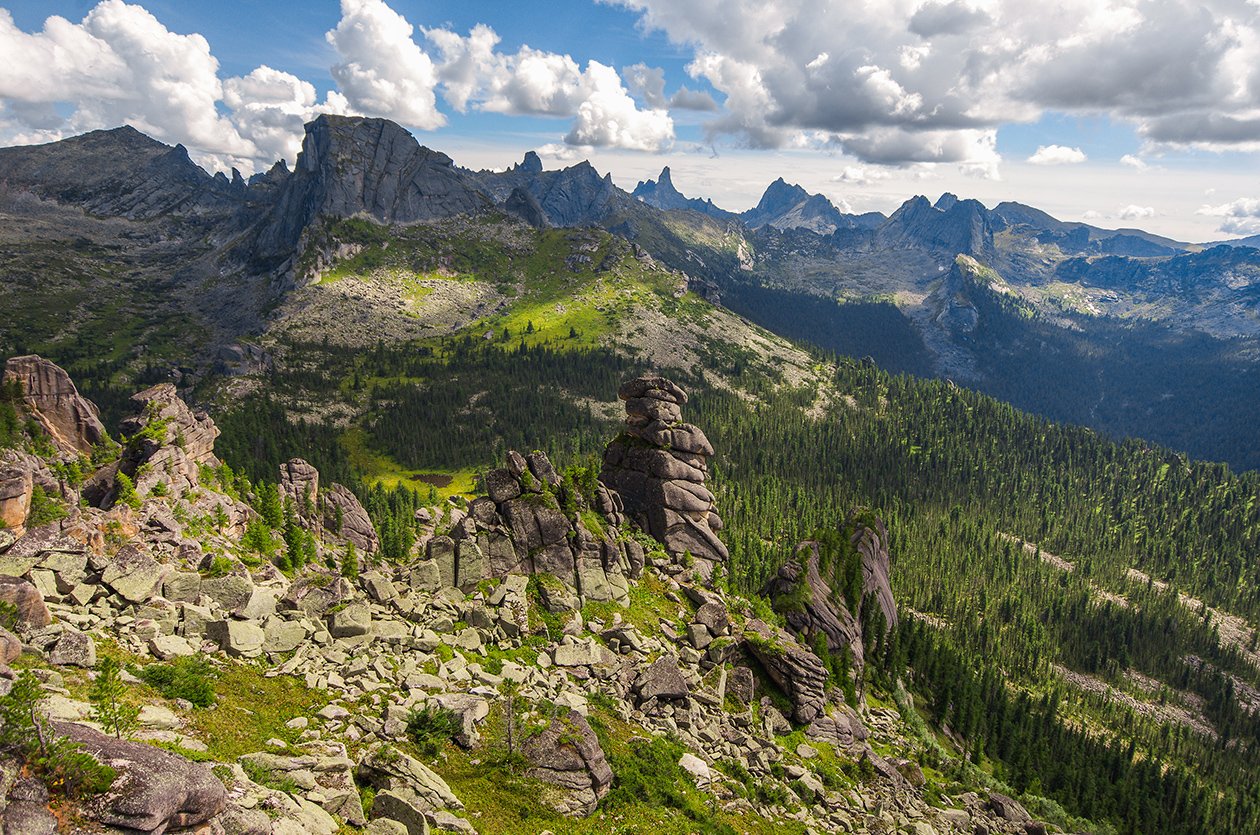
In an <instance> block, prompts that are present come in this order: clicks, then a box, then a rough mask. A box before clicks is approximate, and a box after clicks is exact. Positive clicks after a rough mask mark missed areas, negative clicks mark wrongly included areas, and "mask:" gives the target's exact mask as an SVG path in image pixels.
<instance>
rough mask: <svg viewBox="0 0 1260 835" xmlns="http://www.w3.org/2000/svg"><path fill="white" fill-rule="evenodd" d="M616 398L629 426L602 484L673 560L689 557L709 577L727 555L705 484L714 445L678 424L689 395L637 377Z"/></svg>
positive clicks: (607, 460)
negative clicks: (623, 407) (714, 523)
mask: <svg viewBox="0 0 1260 835" xmlns="http://www.w3.org/2000/svg"><path fill="white" fill-rule="evenodd" d="M618 396H619V397H620V398H621V399H622V400H624V401H625V402H626V427H625V430H624V432H623V434H622V435H621V436H620V437H618V438H617V439H615V440H614V441H613V442H612V443H610V444H609V445H608V447H607V448H606V449H605V450H604V466H603V469H602V470H601V472H600V475H599V480H600V483H601V484H603V485H604V487H605V489H606V490H607V491H608V492H609V493H610V494H614V495H615V496H616V498H615V499H613V500H612V503H613V504H614V505H616V504H617V503H618V502H620V505H621V507H622V508H623V509H624V513H625V515H626V516H628V517H629V518H631V519H633V520H635V521H636V522H638V524H639V526H640V527H642V528H643V529H644V530H645V531H647V532H648V533H649V534H651V536H652V537H653V538H654V539H656V540H657V541H658V542H660V543H661V544H662V545H664V546H665V548H666V550H667V551H669V553H670V554H671V555H672V556H674V557H675V558H684V557H685V555H687V554H690V555H691V557H692V558H694V559H695V560H696V565H695V568H696V570H697V571H699V572H700V574H701V576H703V577H708V576H709V575H710V574H711V573H712V570H713V567H714V566H715V565H716V564H718V563H723V562H725V561H726V560H727V558H728V556H729V555H728V552H727V549H726V546H725V545H724V544H723V543H722V541H721V539H719V538H718V536H717V534H716V533H715V532H714V529H713V527H712V526H711V525H710V519H711V518H712V519H717V518H718V517H717V513H716V509H715V507H714V503H713V494H712V493H711V492H709V490H708V489H706V488H705V486H704V480H705V473H706V471H707V465H705V463H704V462H705V459H706V458H708V457H710V456H712V455H713V447H712V445H711V444H709V441H708V439H707V438H705V436H704V433H703V432H702V431H701V430H700V429H698V428H697V427H695V426H692V425H690V424H685V423H681V422H680V421H681V416H682V415H681V411H680V409H679V406H681V405H682V404H684V403H686V399H687V396H686V393H685V392H683V391H682V389H681V388H679V387H678V386H677V385H676V384H674V383H673V382H671V381H670V380H667V379H665V378H663V377H639V378H636V379H634V380H630V381H628V382H626V383H625V384H623V385H622V387H621V389H620V390H619V392H618ZM606 515H607V514H606ZM613 516H614V517H616V516H617V514H613Z"/></svg>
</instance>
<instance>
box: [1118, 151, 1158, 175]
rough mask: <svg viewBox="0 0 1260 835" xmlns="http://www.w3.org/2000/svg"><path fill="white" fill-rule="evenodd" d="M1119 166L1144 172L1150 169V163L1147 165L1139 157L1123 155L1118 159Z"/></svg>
mask: <svg viewBox="0 0 1260 835" xmlns="http://www.w3.org/2000/svg"><path fill="white" fill-rule="evenodd" d="M1120 164H1121V165H1127V166H1128V167H1129V168H1132V169H1135V170H1137V171H1145V170H1146V169H1148V168H1150V167H1151V166H1150V163H1148V162H1147V161H1146V160H1144V159H1142V158H1141V157H1136V156H1134V155H1133V154H1125V155H1124V156H1122V157H1120Z"/></svg>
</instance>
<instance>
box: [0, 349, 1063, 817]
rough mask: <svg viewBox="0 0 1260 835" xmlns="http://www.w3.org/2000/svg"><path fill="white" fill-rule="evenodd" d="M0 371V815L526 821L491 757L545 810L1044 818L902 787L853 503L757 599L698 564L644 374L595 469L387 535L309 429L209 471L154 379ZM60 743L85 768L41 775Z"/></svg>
mask: <svg viewBox="0 0 1260 835" xmlns="http://www.w3.org/2000/svg"><path fill="white" fill-rule="evenodd" d="M4 381H5V383H4V389H3V392H4V397H5V398H6V399H5V405H6V407H7V409H8V412H7V413H6V414H7V415H8V417H9V418H12V419H11V420H9V421H8V423H7V424H6V425H7V426H8V427H9V429H11V430H12V432H11V435H10V438H9V440H10V442H11V443H10V444H9V447H10V448H8V449H6V450H4V452H3V458H0V519H2V520H3V527H0V601H4V603H3V605H0V618H3V619H4V620H5V621H7V628H0V662H2V663H3V666H2V667H0V690H3V691H4V693H5V694H6V695H4V696H3V697H0V716H2V717H3V719H4V721H5V722H6V723H7V724H6V725H5V727H6V728H8V729H9V730H12V729H14V728H16V727H18V725H19V724H21V723H22V722H26V723H27V725H28V726H29V729H30V731H31V733H28V735H27V736H26V738H24V739H14V738H13V734H12V733H10V734H7V735H6V734H4V733H3V732H0V737H2V738H0V744H3V746H4V755H3V759H0V820H2V827H3V830H2V831H3V832H4V833H23V834H24V835H34V833H52V832H57V831H61V832H127V833H135V832H143V833H154V834H156V833H164V832H184V831H188V832H199V833H200V832H204V833H234V834H235V833H259V834H260V835H261V834H262V833H275V834H276V835H288V834H290V833H292V834H293V835H296V833H324V834H325V835H331V833H338V832H358V831H364V832H371V833H378V835H384V833H390V834H391V835H401V833H408V835H421V834H422V833H428V832H437V831H449V832H466V833H472V832H478V831H479V832H484V833H489V832H498V831H538V829H540V828H542V827H540V826H538V825H535V824H533V823H531V822H530V821H528V820H518V821H515V822H514V821H512V820H510V819H508V818H505V816H504V815H503V814H502V813H501V812H502V810H501V809H500V808H499V805H498V804H497V803H496V800H495V798H496V795H494V794H493V784H495V783H508V784H510V785H511V786H512V788H513V790H514V791H517V792H520V793H523V794H525V795H526V797H527V798H528V799H527V800H526V801H525V802H526V803H527V804H529V805H532V806H537V807H539V808H543V807H546V809H548V810H551V811H549V812H548V814H553V815H554V818H553V819H554V821H555V823H552V824H550V825H549V827H548V828H550V829H553V830H563V831H643V832H646V831H661V832H665V831H680V832H681V831H698V830H700V829H702V828H703V829H705V831H730V830H722V829H712V828H711V827H709V828H706V827H708V824H705V823H704V822H705V821H709V822H712V821H719V822H721V823H722V824H723V825H725V826H728V827H733V829H734V831H741V832H748V831H760V832H779V831H788V832H792V831H810V832H912V833H915V834H916V835H929V833H933V832H942V833H943V832H986V833H987V832H1007V833H1013V832H1028V833H1033V832H1044V831H1047V830H1046V825H1044V824H1041V823H1038V822H1035V821H1032V820H1030V817H1029V815H1028V814H1027V812H1026V811H1025V810H1024V809H1023V808H1022V807H1021V806H1020V805H1019V804H1018V803H1016V802H1015V801H1013V800H1011V799H1010V798H1008V797H1005V796H1004V795H1001V794H996V793H988V792H982V793H976V792H969V793H963V794H960V795H958V796H946V795H942V794H941V793H940V792H939V791H937V792H929V791H928V790H927V789H926V788H925V776H924V772H923V771H922V770H921V768H920V766H919V765H918V764H917V763H916V761H915V759H914V757H913V756H907V755H913V754H914V753H915V752H916V749H915V744H916V743H914V742H913V740H912V738H911V736H912V735H911V732H910V730H909V727H908V725H907V722H908V721H913V720H914V719H916V718H917V717H912V718H910V719H906V718H903V716H902V715H901V713H900V712H899V711H898V710H897V709H896V708H894V707H892V706H886V705H883V704H882V703H879V702H876V701H871V700H867V699H865V698H857V699H853V698H852V697H850V699H849V700H846V697H845V692H846V691H849V692H850V693H852V692H853V691H854V689H855V688H856V690H857V691H858V692H859V693H860V691H861V688H862V683H863V680H864V678H863V664H864V660H863V659H864V653H863V647H864V644H865V643H867V642H869V641H870V640H871V636H870V635H868V634H864V628H863V624H882V625H883V626H890V625H892V624H894V623H895V622H896V619H897V617H898V613H897V611H896V606H895V603H894V602H893V598H892V593H891V590H890V588H889V585H888V576H889V572H890V570H892V567H891V566H890V555H889V550H888V535H887V533H886V531H885V530H884V528H883V525H882V523H880V522H879V521H878V520H877V519H874V518H873V517H871V516H870V515H869V514H863V515H858V516H855V517H854V519H853V520H851V523H850V525H849V526H848V527H846V528H844V530H845V531H847V532H849V533H850V537H849V545H850V546H851V547H850V548H848V549H846V550H845V551H844V556H843V557H842V558H841V559H840V560H839V562H836V561H835V560H834V559H832V558H831V557H829V556H828V554H829V552H828V551H827V550H826V549H820V547H819V545H818V543H802V545H801V546H800V548H799V549H798V551H797V557H796V559H794V560H793V561H791V562H789V563H788V564H787V565H786V566H784V567H783V569H782V570H781V571H780V572H779V574H778V576H776V577H775V578H774V580H773V581H772V583H771V584H770V586H769V587H768V588H767V590H766V593H767V595H768V598H769V599H771V600H772V601H773V602H774V607H773V608H771V607H770V606H767V605H766V600H765V599H761V598H758V599H756V600H748V599H744V598H741V597H739V596H736V595H734V594H731V593H729V592H727V591H726V590H725V585H724V583H723V582H722V581H723V575H724V571H725V565H724V561H725V560H726V549H725V547H724V546H723V544H722V542H721V539H720V537H719V534H720V532H721V530H722V527H723V526H722V522H721V518H720V517H719V516H718V513H717V509H716V507H715V503H714V497H713V494H712V493H711V492H710V491H709V490H708V489H707V488H706V487H705V482H706V479H707V477H708V467H707V463H706V461H707V458H708V457H709V456H710V455H711V454H712V453H713V448H712V445H711V444H710V443H709V441H708V440H707V439H706V438H705V435H704V432H703V431H702V430H701V429H700V428H699V427H696V426H693V425H690V424H687V423H684V422H683V418H684V414H683V411H684V408H685V406H686V402H687V396H686V393H685V392H684V391H683V390H682V389H681V388H679V387H678V386H677V385H675V384H674V383H672V382H670V381H669V380H666V379H663V378H660V377H641V378H637V379H634V380H631V381H629V382H627V383H626V384H625V385H624V386H623V387H622V389H621V391H620V392H619V394H620V396H621V399H622V400H623V401H624V402H625V408H626V413H627V415H626V423H625V430H624V432H623V433H622V434H621V435H620V436H618V437H617V438H615V439H613V440H612V442H611V443H610V444H609V446H608V450H607V453H606V455H605V460H604V464H603V470H602V472H601V473H599V474H598V478H596V474H595V473H593V472H589V471H585V472H572V471H568V472H565V473H560V472H557V470H556V469H555V468H554V467H553V466H552V464H551V462H550V461H548V459H547V457H546V456H545V455H543V454H542V453H537V452H535V453H532V454H528V455H521V454H518V453H516V452H512V453H509V454H508V456H507V461H506V462H505V466H503V467H502V468H499V469H494V470H491V471H489V472H487V473H486V474H485V475H484V477H483V479H482V488H483V489H484V492H485V493H486V495H485V496H480V497H478V498H475V499H472V500H471V501H469V500H467V499H464V498H458V497H457V498H454V499H451V500H449V501H447V502H444V503H441V504H440V505H438V506H435V507H427V508H419V509H418V510H416V511H415V513H416V518H417V520H418V521H419V522H421V523H422V529H423V531H424V532H425V533H424V535H422V536H421V537H420V538H419V539H418V540H417V542H416V543H415V545H414V547H413V548H412V553H411V556H410V558H409V559H407V560H405V561H402V562H400V563H386V562H383V561H382V560H380V559H379V556H378V555H379V550H380V540H379V532H378V531H377V530H376V528H375V527H374V524H373V520H372V519H371V518H370V517H369V515H368V513H367V511H366V510H365V508H364V507H363V505H362V504H361V503H360V501H359V499H358V498H356V496H355V494H354V493H353V492H352V491H350V490H349V489H347V488H346V487H345V486H343V485H340V484H327V483H323V482H322V481H321V479H320V474H319V472H318V471H317V470H316V469H315V468H314V467H312V466H311V465H310V464H308V463H306V462H305V461H303V460H300V459H295V460H292V461H289V462H288V463H286V464H285V465H284V466H283V467H282V468H281V472H279V473H277V486H276V488H268V486H267V485H262V484H256V485H250V484H249V483H248V482H246V481H244V480H243V479H241V478H240V477H239V476H234V474H233V472H232V470H231V469H230V467H226V466H224V465H223V464H222V463H221V462H220V461H219V460H218V459H217V458H216V456H215V453H214V441H215V438H216V437H217V435H218V430H217V428H216V427H215V425H214V423H213V421H212V420H211V419H210V418H209V417H208V416H207V415H205V414H204V413H200V412H195V411H193V410H191V409H190V408H189V407H188V406H186V405H185V404H184V402H183V401H182V400H181V399H180V398H179V397H178V396H177V395H176V392H175V390H174V388H173V387H172V386H171V385H169V384H162V385H158V386H155V387H153V388H150V389H147V390H145V391H142V392H140V393H138V394H136V395H135V396H134V397H133V398H132V402H133V404H134V412H135V414H134V415H133V416H132V417H131V418H129V419H128V420H127V421H125V423H124V424H123V426H121V427H120V433H121V434H120V436H119V440H120V442H115V441H114V440H112V439H111V437H110V434H109V433H108V432H107V431H106V427H104V426H103V425H102V423H101V421H100V419H99V416H98V414H99V413H98V411H97V409H96V407H95V406H94V405H93V404H92V403H90V402H88V401H87V400H85V399H84V398H83V397H81V396H80V395H79V394H78V392H77V390H76V388H75V386H74V384H73V383H72V381H71V380H70V379H69V377H68V376H67V375H66V374H65V372H63V371H62V370H61V369H60V368H58V367H57V366H56V365H53V364H52V363H50V362H47V361H45V360H43V359H41V358H39V357H37V356H23V357H15V358H13V359H10V360H9V361H8V362H7V364H6V366H5V372H4ZM3 416H4V415H0V417H3ZM269 503H270V505H271V506H270V507H269V506H268V505H269ZM277 507H282V508H283V511H282V513H281V515H280V518H281V519H282V520H283V522H282V523H281V524H280V525H279V526H274V525H273V524H272V523H273V522H275V521H276V508H277ZM260 508H261V510H260ZM285 546H287V550H284V551H282V549H284V548H285ZM281 553H284V554H285V557H284V558H283V559H279V558H278V556H279V555H280V554H281ZM268 557H271V558H268ZM846 561H847V562H846ZM281 567H283V568H284V569H285V570H283V571H282V570H281ZM842 576H852V577H854V578H855V579H856V580H857V582H858V583H859V584H860V593H858V594H857V595H856V599H854V597H853V596H852V593H851V592H850V591H848V590H842V589H841V588H840V587H839V582H840V581H841V578H842ZM850 601H854V602H852V603H851V602H850ZM868 608H869V611H867V610H868ZM811 647H814V648H818V652H821V653H822V654H823V656H825V658H824V657H820V656H819V654H816V652H815V650H814V649H811ZM841 655H843V657H846V658H849V659H851V663H850V664H848V665H847V669H837V668H836V665H835V664H834V663H832V659H834V658H836V657H838V656H841ZM120 666H121V673H119V667H120ZM181 676H182V677H183V678H181ZM114 677H116V678H118V680H119V688H120V689H119V690H117V691H116V694H115V697H114V701H111V697H110V696H109V695H108V694H107V693H106V694H105V695H102V693H103V692H104V691H106V690H108V688H107V687H104V686H102V684H101V682H102V681H104V682H105V683H106V684H108V683H109V681H110V680H111V679H112V678H114ZM199 680H200V681H202V682H204V686H193V685H188V684H187V683H188V682H194V683H195V682H197V681H199ZM172 681H176V682H178V681H184V682H185V684H186V686H184V687H183V688H182V689H180V688H178V687H174V689H172V686H171V682H172ZM119 693H121V695H117V694H119ZM22 698H28V699H29V700H30V702H31V706H32V709H31V711H30V715H29V716H28V715H26V714H24V713H22V712H21V709H24V708H23V705H25V703H24V702H20V700H21V699H22ZM111 704H115V705H116V704H122V705H123V706H124V710H123V711H122V713H121V715H122V716H123V717H124V718H126V716H127V708H128V707H129V709H130V711H131V714H130V715H131V716H132V720H133V721H120V720H119V718H118V717H119V715H120V714H119V712H118V711H117V710H113V711H111V710H110V705H111ZM69 743H72V744H73V745H75V746H77V752H78V754H75V756H78V755H81V754H83V753H86V754H88V755H90V757H91V758H92V759H94V760H95V761H97V762H99V763H102V764H105V765H107V766H109V768H110V769H112V779H106V780H103V781H100V784H99V785H96V786H94V787H93V788H92V789H91V790H85V789H84V788H83V786H82V785H81V784H76V782H75V780H74V779H68V778H67V775H69V777H70V778H73V777H74V775H75V774H77V773H78V772H76V771H75V768H76V767H79V766H82V763H79V766H75V762H74V761H71V759H69V758H70V757H71V755H72V753H68V752H72V750H73V749H72V748H67V744H69ZM661 751H665V752H666V755H665V756H664V757H662V756H661V754H660V752H661ZM653 758H655V759H653ZM649 761H655V762H657V766H656V767H657V770H656V771H655V772H654V779H656V780H657V781H659V782H660V783H661V784H662V785H664V784H668V785H667V786H666V788H667V789H668V791H669V792H672V793H673V794H670V795H669V796H670V797H679V798H684V799H685V800H686V802H685V803H682V801H677V802H678V803H680V804H681V806H682V807H685V809H684V813H683V814H676V812H677V811H678V810H674V811H671V810H670V809H667V808H664V806H662V808H660V809H655V808H654V807H653V805H652V798H651V797H644V798H643V803H644V805H645V807H646V809H647V810H648V814H659V815H660V816H661V817H659V818H656V819H653V818H647V819H644V820H637V819H626V818H625V816H626V814H627V813H625V812H624V811H616V810H617V809H620V810H624V809H625V808H626V807H625V806H624V805H623V806H617V807H609V806H608V801H607V798H608V797H609V795H610V793H612V792H617V791H622V792H624V791H626V788H625V787H626V786H638V787H639V788H635V789H632V791H641V790H642V791H645V792H646V791H647V789H644V788H643V787H644V786H646V787H647V788H648V789H651V788H652V785H653V784H651V783H650V782H649V783H644V782H643V780H644V779H645V778H644V777H643V774H644V773H646V772H644V769H645V768H646V766H644V765H642V764H643V763H646V762H649ZM67 763H69V765H67ZM107 776H108V775H107ZM634 781H639V782H634ZM488 785H489V786H490V788H487V786H488ZM619 787H620V788H619ZM662 790H664V789H662ZM687 804H691V805H687ZM610 808H611V810H610ZM639 812H640V813H642V812H643V809H639ZM670 815H673V816H672V817H671V816H670ZM588 818H589V820H590V821H591V824H590V825H589V826H585V827H583V826H582V821H583V820H584V819H588ZM553 819H551V818H545V820H553Z"/></svg>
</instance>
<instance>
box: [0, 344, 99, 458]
mask: <svg viewBox="0 0 1260 835" xmlns="http://www.w3.org/2000/svg"><path fill="white" fill-rule="evenodd" d="M13 381H16V382H18V383H20V384H21V386H22V400H23V405H24V406H25V408H26V410H27V411H28V412H29V413H30V414H31V416H32V417H34V418H35V419H36V420H37V421H39V423H40V425H41V426H42V427H43V428H44V431H45V432H47V433H48V436H49V437H50V438H52V441H53V443H54V444H55V445H56V446H57V450H58V451H59V452H61V453H62V454H64V455H70V456H76V457H77V456H79V455H90V454H91V453H92V448H93V447H94V446H96V445H97V444H99V443H100V442H101V441H103V440H105V438H106V434H105V427H104V425H103V424H102V423H101V419H100V412H99V411H98V410H97V408H96V404H94V403H92V402H91V401H90V400H88V399H86V398H85V397H83V396H82V395H80V394H79V390H78V389H77V388H75V386H74V383H73V381H71V379H70V375H68V374H66V372H65V371H63V370H62V369H61V368H60V367H58V366H57V365H54V364H53V363H51V362H49V361H48V360H46V359H43V358H42V357H38V356H35V355H33V354H32V355H28V356H23V357H12V358H11V359H9V360H8V361H7V362H5V364H4V382H6V383H9V382H13Z"/></svg>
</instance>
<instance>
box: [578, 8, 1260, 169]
mask: <svg viewBox="0 0 1260 835" xmlns="http://www.w3.org/2000/svg"><path fill="white" fill-rule="evenodd" d="M602 2H606V3H609V4H612V5H618V6H622V7H624V8H627V9H630V10H632V11H634V12H636V13H638V14H639V15H640V24H641V26H642V27H643V28H644V29H647V30H660V31H662V32H664V33H665V34H666V35H667V36H668V37H669V39H670V40H671V41H672V42H674V43H675V44H678V45H679V46H681V47H683V48H686V49H690V50H692V51H693V54H694V57H693V60H692V62H691V64H690V67H689V70H690V72H691V74H692V75H693V76H695V77H696V78H699V79H704V80H706V81H708V82H709V83H710V84H711V85H712V86H713V87H714V88H715V89H716V90H717V91H718V92H719V93H721V94H723V95H724V96H725V97H726V99H725V103H724V108H723V110H722V111H721V112H720V113H719V115H718V116H717V117H716V118H715V119H714V120H713V121H711V122H710V123H709V124H708V128H709V130H710V132H711V133H713V134H735V135H737V136H739V137H741V138H742V139H743V140H744V141H745V142H746V143H747V144H749V145H750V146H752V147H776V148H787V147H795V146H798V145H799V144H800V139H801V136H802V135H805V136H816V135H818V134H823V135H825V136H827V137H828V138H829V139H830V141H832V142H834V143H836V144H838V145H839V146H841V147H844V148H845V149H846V150H850V151H851V152H854V153H857V154H858V155H859V156H861V155H862V154H864V153H866V150H867V149H870V148H878V143H876V142H874V141H873V138H874V137H875V136H877V135H880V134H886V133H887V132H888V131H890V130H895V131H899V132H900V133H901V134H903V138H902V140H901V141H900V142H899V143H898V145H899V147H900V148H902V149H904V150H905V151H906V156H905V159H903V160H902V162H905V163H913V162H915V161H917V160H920V159H922V158H923V157H925V156H932V155H933V154H934V149H935V148H938V147H940V145H941V140H940V136H941V134H942V133H948V132H960V131H969V132H973V133H974V132H984V131H989V130H993V129H996V128H997V127H998V126H1000V125H1003V124H1009V123H1012V122H1023V123H1028V122H1035V121H1037V120H1038V119H1040V118H1041V117H1042V115H1043V114H1045V113H1046V112H1048V111H1055V112H1065V113H1069V114H1096V113H1099V112H1105V113H1108V114H1109V115H1111V116H1112V118H1114V119H1116V120H1118V121H1127V122H1128V123H1130V124H1131V125H1133V126H1134V127H1135V128H1136V129H1137V130H1138V131H1139V133H1141V134H1142V135H1143V136H1144V137H1145V138H1147V139H1148V141H1149V142H1150V143H1151V147H1153V148H1158V147H1160V146H1161V145H1183V146H1193V147H1212V148H1221V147H1233V148H1243V149H1249V148H1252V147H1253V146H1254V147H1255V148H1257V149H1260V139H1257V137H1258V136H1260V25H1258V23H1257V20H1258V19H1257V17H1256V14H1255V8H1254V3H1250V4H1247V3H1229V2H1224V1H1223V0H1221V2H1217V0H1205V1H1204V2H1168V3H1156V2H1150V0H1105V2H1101V3H1100V2H1097V0H1063V2H1061V3H1060V4H1058V5H1057V6H1056V7H1055V13H1054V14H1053V15H1047V14H1046V13H1045V8H1044V6H1043V5H1040V4H1033V3H1030V2H1028V0H951V2H942V0H928V2H926V3H924V2H917V0H894V2H891V3H852V2H846V0H769V1H768V0H724V1H723V2H721V3H719V2H718V0H602ZM863 137H865V141H862V138H863ZM916 139H917V140H918V141H917V142H915V141H914V140H916ZM966 144H971V143H966ZM955 147H960V146H957V145H956V146H955ZM973 147H974V146H973ZM880 156H881V161H887V160H888V158H889V157H890V154H888V153H881V154H880ZM868 161H870V160H868ZM955 161H957V162H966V163H968V164H971V165H974V164H975V163H976V162H979V164H980V165H981V167H984V166H985V165H987V164H988V163H987V162H986V161H985V160H983V159H982V160H978V161H971V160H955Z"/></svg>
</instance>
